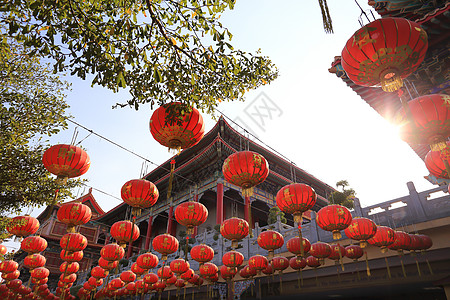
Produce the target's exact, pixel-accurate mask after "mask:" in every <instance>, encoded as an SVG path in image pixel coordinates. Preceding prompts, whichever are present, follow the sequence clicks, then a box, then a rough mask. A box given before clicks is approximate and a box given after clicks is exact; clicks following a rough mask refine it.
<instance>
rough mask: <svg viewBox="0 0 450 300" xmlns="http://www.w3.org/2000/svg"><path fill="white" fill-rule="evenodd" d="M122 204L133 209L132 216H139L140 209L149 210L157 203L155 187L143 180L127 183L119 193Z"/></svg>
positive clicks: (157, 192) (157, 195) (157, 193)
mask: <svg viewBox="0 0 450 300" xmlns="http://www.w3.org/2000/svg"><path fill="white" fill-rule="evenodd" d="M120 194H121V196H122V200H123V202H125V203H126V204H128V205H129V206H132V207H133V215H135V216H137V215H140V212H141V209H145V208H149V207H151V206H153V205H154V204H155V203H156V201H158V197H159V191H158V188H157V187H156V185H154V184H153V183H152V182H150V181H148V180H145V179H133V180H130V181H127V182H126V183H125V184H124V185H123V186H122V190H121V192H120Z"/></svg>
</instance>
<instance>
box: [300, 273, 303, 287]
mask: <svg viewBox="0 0 450 300" xmlns="http://www.w3.org/2000/svg"><path fill="white" fill-rule="evenodd" d="M300 279H301V283H302V286H303V272H302V270H300Z"/></svg>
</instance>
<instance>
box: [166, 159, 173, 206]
mask: <svg viewBox="0 0 450 300" xmlns="http://www.w3.org/2000/svg"><path fill="white" fill-rule="evenodd" d="M174 174H175V159H174V158H172V159H171V160H170V177H169V185H168V187H167V199H170V197H171V196H172V182H173V175H174Z"/></svg>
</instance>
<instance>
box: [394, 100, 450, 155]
mask: <svg viewBox="0 0 450 300" xmlns="http://www.w3.org/2000/svg"><path fill="white" fill-rule="evenodd" d="M449 102H450V96H449V95H444V94H434V95H425V96H421V97H418V98H415V99H413V100H411V101H409V102H408V104H407V105H408V107H409V111H410V114H406V113H405V110H404V109H403V108H401V109H400V110H399V111H398V113H397V116H396V119H397V120H396V121H397V123H398V124H399V125H400V127H399V130H400V131H399V133H400V136H401V138H402V139H403V140H405V141H406V142H408V143H411V144H428V145H430V147H431V150H433V151H438V150H442V149H445V148H447V144H446V143H445V140H446V139H447V138H448V137H449V136H450V122H449V119H450V104H449Z"/></svg>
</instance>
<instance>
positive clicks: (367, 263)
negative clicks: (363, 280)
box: [364, 251, 371, 276]
mask: <svg viewBox="0 0 450 300" xmlns="http://www.w3.org/2000/svg"><path fill="white" fill-rule="evenodd" d="M364 254H365V256H366V271H367V276H371V274H370V268H369V259H368V258H367V251H364Z"/></svg>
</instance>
